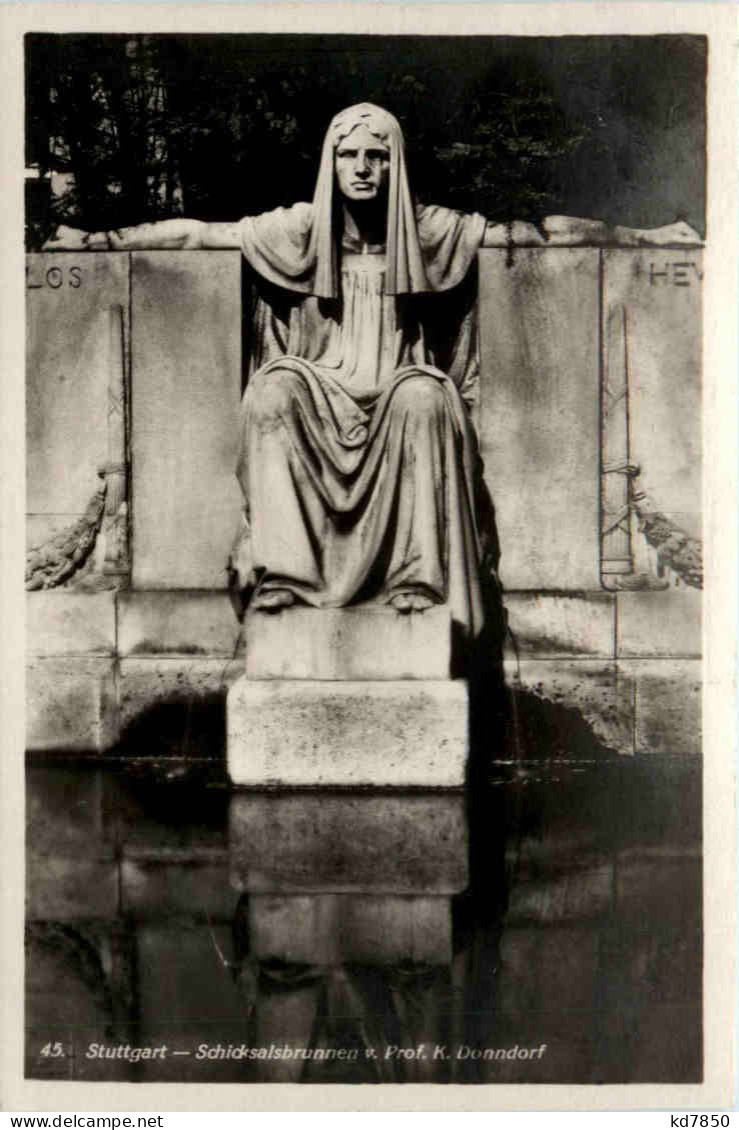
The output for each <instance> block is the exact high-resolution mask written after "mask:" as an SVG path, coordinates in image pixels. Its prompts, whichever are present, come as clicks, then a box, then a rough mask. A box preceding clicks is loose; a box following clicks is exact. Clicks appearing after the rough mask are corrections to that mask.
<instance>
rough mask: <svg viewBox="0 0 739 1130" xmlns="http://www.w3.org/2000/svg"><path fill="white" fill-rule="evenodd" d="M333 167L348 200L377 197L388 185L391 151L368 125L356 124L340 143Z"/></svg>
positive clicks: (341, 190) (340, 187)
mask: <svg viewBox="0 0 739 1130" xmlns="http://www.w3.org/2000/svg"><path fill="white" fill-rule="evenodd" d="M334 167H335V169H336V181H337V183H338V186H339V191H340V192H341V193H342V195H343V196H345V197H346V198H347V200H376V199H377V197H378V196H380V195H381V194H382V193H383V192H384V190H385V188H386V187H387V181H388V177H389V175H390V150H389V149H388V148H387V146H385V145H383V144H382V142H381V141H380V139H379V138H377V137H375V135H374V134H373V133H370V131H369V130H368V129H367V127H366V126H355V127H354V129H353V130H352V131H351V133H348V134H347V135H346V137H345V138H344V139H343V141H342V142H341V143H340V144H339V146H338V148H337V150H336V154H335V157H334Z"/></svg>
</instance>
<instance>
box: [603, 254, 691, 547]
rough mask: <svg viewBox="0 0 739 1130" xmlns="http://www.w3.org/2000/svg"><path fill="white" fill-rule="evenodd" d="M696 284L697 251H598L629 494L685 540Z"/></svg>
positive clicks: (688, 525) (688, 509)
mask: <svg viewBox="0 0 739 1130" xmlns="http://www.w3.org/2000/svg"><path fill="white" fill-rule="evenodd" d="M702 278H703V261H702V252H701V250H700V249H697V248H696V249H692V250H688V249H683V250H676V249H674V248H672V249H657V248H655V249H643V250H628V251H627V250H618V249H610V250H608V251H604V252H603V307H604V316H605V317H606V318H613V317H616V318H619V319H620V320H621V324H622V327H623V330H622V335H621V338H620V339H619V340H618V341H617V344H616V346H615V347H616V348H618V349H619V350H621V349H622V348H623V349H624V351H625V355H626V357H627V358H628V372H629V419H630V461H631V462H632V463H633V464H636V465H638V466H639V468H640V474H639V477H638V478H637V479H636V489H637V490H639V491H645V492H646V494H647V496H648V498H649V501H650V502H651V503H652V504H653V505H654V506H655V507H656V508H657V509H658V510H660V511H661V512H662V513H664V514H665V515H666V516H667V517H668V518H669V519H670V520H671V521H673V522H674V523H675V524H676V525H677V526H678V527H680V528H681V529H682V530H684V531H685V532H687V533H688V534H690V535H691V536H693V537H700V536H701V512H702V505H701V414H702V391H701V390H702V378H701V368H702V359H701V350H702V323H701V302H702V298H701V288H702ZM637 540H638V535H637Z"/></svg>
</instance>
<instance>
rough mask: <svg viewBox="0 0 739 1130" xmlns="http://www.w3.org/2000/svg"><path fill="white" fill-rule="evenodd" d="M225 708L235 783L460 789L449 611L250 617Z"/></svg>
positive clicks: (459, 728) (461, 739) (464, 714)
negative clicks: (241, 666) (241, 670)
mask: <svg viewBox="0 0 739 1130" xmlns="http://www.w3.org/2000/svg"><path fill="white" fill-rule="evenodd" d="M246 636H247V649H246V651H247V660H246V670H247V674H246V677H244V678H242V679H240V680H239V681H238V682H237V683H236V684H235V685H234V686H233V687H232V688H231V690H230V692H229V696H228V705H227V748H228V770H229V773H230V775H231V779H232V781H233V782H234V784H235V785H249V786H286V787H291V788H292V787H304V786H342V787H346V786H354V785H362V786H376V787H400V788H408V787H414V788H458V787H461V786H462V785H464V781H465V770H466V762H467V754H468V747H469V739H468V732H469V720H468V713H469V705H468V692H467V684H466V682H465V681H463V680H461V679H452V678H451V677H450V676H451V671H452V621H451V617H450V615H449V612H448V610H447V609H444V608H438V609H430V610H429V611H428V612H426V613H421V614H412V615H410V616H402V615H400V614H398V613H397V612H395V611H393V610H392V609H379V610H377V609H363V608H357V609H331V610H327V611H324V610H319V609H289V610H286V611H284V612H281V613H279V614H277V615H270V614H267V613H255V614H254V615H252V616H251V617H250V618H249V622H248V623H247V630H246Z"/></svg>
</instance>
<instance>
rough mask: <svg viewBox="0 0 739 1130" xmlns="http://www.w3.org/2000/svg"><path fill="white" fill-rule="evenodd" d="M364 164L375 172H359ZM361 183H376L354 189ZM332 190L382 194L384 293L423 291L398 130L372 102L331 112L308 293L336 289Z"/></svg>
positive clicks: (357, 196) (355, 197)
mask: <svg viewBox="0 0 739 1130" xmlns="http://www.w3.org/2000/svg"><path fill="white" fill-rule="evenodd" d="M363 164H364V165H366V166H368V167H369V169H370V170H372V169H374V170H375V171H374V172H368V171H367V169H364V170H363V171H361V172H360V171H358V169H359V166H362V165H363ZM363 181H367V182H370V183H371V184H376V187H375V188H373V187H370V188H361V187H359V185H360V183H361V182H363ZM337 191H338V192H339V193H340V194H341V196H342V197H343V198H344V200H347V199H348V200H351V201H361V200H368V199H373V198H376V197H377V196H379V195H380V194H382V195H383V196H384V197H385V198H386V201H387V226H386V275H387V292H388V293H389V294H407V293H413V292H417V291H425V290H428V289H429V286H428V281H427V279H426V274H425V270H424V267H423V259H422V256H421V250H420V245H419V243H418V233H417V230H416V209H415V204H414V201H413V197H412V195H411V191H410V186H409V184H408V176H407V173H406V167H405V150H404V146H403V133H402V131H401V128H400V125H399V124H398V121H397V119H396V118H394V117H393V115H392V114H390V113H388V111H387V110H383V109H382V108H381V107H380V106H373V105H372V103H371V102H360V103H359V104H358V105H357V106H350V107H349V108H348V109H346V110H342V111H341V112H340V113H339V114H336V115H335V117H334V118H332V120H331V122H330V123H329V127H328V130H327V131H326V137H325V140H324V143H323V150H322V153H321V163H320V167H319V171H318V180H317V182H316V191H315V194H314V196H313V230H312V233H311V254H312V255H315V262H316V271H315V278H314V289H313V293H314V294H318V295H321V296H326V297H332V296H335V295H336V293H337V270H338V265H337V249H336V248H337V244H336V240H335V239H334V237H333V232H332V225H333V217H334V214H335V210H334V201H335V199H336V196H335V193H336V192H337Z"/></svg>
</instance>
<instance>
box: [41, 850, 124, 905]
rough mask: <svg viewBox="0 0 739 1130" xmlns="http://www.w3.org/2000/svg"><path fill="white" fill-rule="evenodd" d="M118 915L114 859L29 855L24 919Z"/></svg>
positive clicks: (116, 876)
mask: <svg viewBox="0 0 739 1130" xmlns="http://www.w3.org/2000/svg"><path fill="white" fill-rule="evenodd" d="M118 912H119V905H118V864H117V863H116V861H115V860H112V859H96V858H93V859H81V858H80V856H79V854H77V855H74V856H67V855H32V854H31V853H30V852H29V854H28V856H27V866H26V917H27V918H29V919H34V918H35V919H48V920H50V921H54V922H56V921H59V922H61V921H69V920H70V919H75V918H114V917H115V916H116V915H117V914H118Z"/></svg>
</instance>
